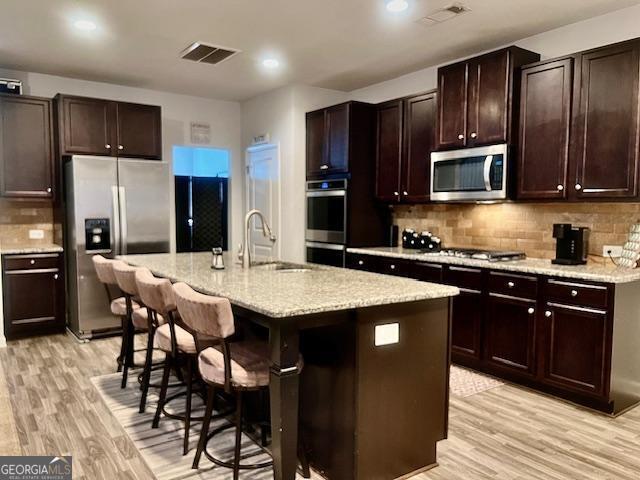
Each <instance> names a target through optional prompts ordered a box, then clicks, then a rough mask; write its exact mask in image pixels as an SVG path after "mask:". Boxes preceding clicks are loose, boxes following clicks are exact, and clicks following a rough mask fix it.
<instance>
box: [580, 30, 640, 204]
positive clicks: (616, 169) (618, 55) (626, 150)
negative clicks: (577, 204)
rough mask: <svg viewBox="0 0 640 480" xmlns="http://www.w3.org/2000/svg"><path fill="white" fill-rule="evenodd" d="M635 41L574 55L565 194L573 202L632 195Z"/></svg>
mask: <svg viewBox="0 0 640 480" xmlns="http://www.w3.org/2000/svg"><path fill="white" fill-rule="evenodd" d="M639 52H640V43H639V42H638V41H633V42H626V43H623V44H617V45H612V46H609V47H605V48H599V49H597V50H591V51H588V52H584V53H582V54H581V55H580V56H579V68H580V71H579V73H577V75H578V76H579V78H580V89H579V91H578V92H577V101H576V105H577V109H576V110H577V111H576V116H575V120H574V121H575V123H574V125H575V129H574V142H575V143H574V147H575V148H574V152H573V161H572V166H571V167H572V179H575V183H574V184H573V185H571V190H572V193H573V195H575V198H577V199H588V198H602V197H605V198H616V197H617V198H620V197H636V196H637V194H638V185H637V182H638V133H639V132H638V111H639V110H638V108H639V104H638V71H639V70H640V54H639Z"/></svg>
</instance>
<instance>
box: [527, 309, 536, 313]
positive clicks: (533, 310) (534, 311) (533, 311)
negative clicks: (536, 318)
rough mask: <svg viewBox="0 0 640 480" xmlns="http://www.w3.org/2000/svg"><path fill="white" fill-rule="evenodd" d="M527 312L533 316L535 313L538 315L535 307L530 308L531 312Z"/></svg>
mask: <svg viewBox="0 0 640 480" xmlns="http://www.w3.org/2000/svg"><path fill="white" fill-rule="evenodd" d="M527 312H529V315H533V314H534V313H536V309H535V308H533V307H529V310H527Z"/></svg>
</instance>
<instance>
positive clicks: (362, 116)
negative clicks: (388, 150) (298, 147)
mask: <svg viewBox="0 0 640 480" xmlns="http://www.w3.org/2000/svg"><path fill="white" fill-rule="evenodd" d="M372 108H373V107H372V106H371V105H369V104H366V103H361V102H348V103H343V104H340V105H334V106H332V107H328V108H324V109H322V110H316V111H313V112H309V113H307V117H306V121H307V178H314V179H317V178H322V177H326V176H329V175H332V174H344V173H348V172H349V171H350V170H351V168H352V165H351V164H352V163H353V162H354V161H356V162H357V161H359V160H361V159H359V158H357V157H358V155H360V154H362V153H363V152H365V151H366V152H369V151H370V149H371V145H370V142H371V141H372V138H371V137H372V131H371V128H372V125H373V121H374V119H373V110H372Z"/></svg>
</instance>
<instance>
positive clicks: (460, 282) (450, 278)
mask: <svg viewBox="0 0 640 480" xmlns="http://www.w3.org/2000/svg"><path fill="white" fill-rule="evenodd" d="M444 283H447V284H449V285H453V286H455V287H459V288H466V289H469V290H476V291H482V290H483V288H482V270H481V269H479V268H469V267H456V266H449V267H447V268H446V269H445V271H444Z"/></svg>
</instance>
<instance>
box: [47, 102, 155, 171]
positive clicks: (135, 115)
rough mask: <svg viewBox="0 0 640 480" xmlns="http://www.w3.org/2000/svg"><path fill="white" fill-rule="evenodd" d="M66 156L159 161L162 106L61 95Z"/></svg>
mask: <svg viewBox="0 0 640 480" xmlns="http://www.w3.org/2000/svg"><path fill="white" fill-rule="evenodd" d="M56 100H57V102H58V112H59V128H60V136H59V137H60V151H61V153H62V154H63V155H74V154H83V155H111V156H127V157H138V158H150V159H159V158H160V157H161V156H162V132H161V110H160V107H157V106H152V105H140V104H135V103H126V102H115V101H109V100H101V99H96V98H85V97H75V96H68V95H58V96H57V97H56Z"/></svg>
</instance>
